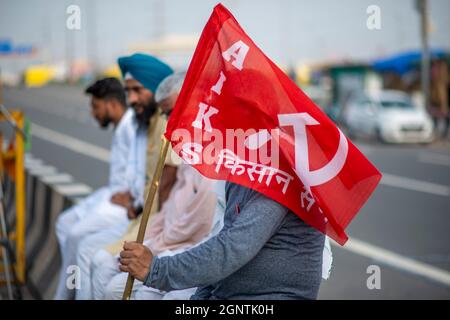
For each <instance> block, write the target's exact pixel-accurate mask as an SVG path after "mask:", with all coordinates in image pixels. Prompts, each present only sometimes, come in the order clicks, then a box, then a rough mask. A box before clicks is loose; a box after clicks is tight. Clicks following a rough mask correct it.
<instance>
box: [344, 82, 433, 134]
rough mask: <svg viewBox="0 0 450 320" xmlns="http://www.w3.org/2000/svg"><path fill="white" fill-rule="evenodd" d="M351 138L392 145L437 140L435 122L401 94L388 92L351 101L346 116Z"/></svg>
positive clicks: (367, 95)
mask: <svg viewBox="0 0 450 320" xmlns="http://www.w3.org/2000/svg"><path fill="white" fill-rule="evenodd" d="M344 121H345V124H346V126H347V128H348V132H349V135H350V136H352V135H365V136H372V137H377V138H379V139H380V140H381V141H383V142H390V143H407V142H411V143H428V142H431V141H432V140H433V121H432V120H431V118H430V116H429V115H428V114H427V112H426V111H425V110H424V109H423V108H420V107H418V106H415V105H414V103H413V102H412V100H411V98H410V97H409V96H408V95H407V94H405V93H403V92H401V91H393V90H384V91H380V92H379V93H376V94H375V93H374V94H361V95H358V96H355V98H354V99H351V100H350V102H349V104H348V105H347V108H346V110H345V112H344Z"/></svg>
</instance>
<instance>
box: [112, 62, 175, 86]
mask: <svg viewBox="0 0 450 320" xmlns="http://www.w3.org/2000/svg"><path fill="white" fill-rule="evenodd" d="M118 63H119V67H120V70H121V71H122V76H123V77H124V78H125V75H126V74H127V73H130V75H131V76H132V77H133V78H134V79H136V80H137V81H139V82H140V83H141V84H142V85H143V86H144V87H145V88H146V89H148V90H150V91H151V92H153V93H155V92H156V88H157V87H158V85H159V84H160V82H161V81H163V80H164V78H166V77H167V76H169V75H171V74H172V73H173V70H172V68H170V67H169V66H168V65H167V64H165V63H164V62H162V61H161V60H159V59H157V58H155V57H152V56H150V55H147V54H142V53H136V54H133V55H132V56H128V57H121V58H119V60H118Z"/></svg>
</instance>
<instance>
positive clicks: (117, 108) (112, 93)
mask: <svg viewBox="0 0 450 320" xmlns="http://www.w3.org/2000/svg"><path fill="white" fill-rule="evenodd" d="M86 93H87V94H89V95H91V108H92V115H93V117H94V118H95V119H96V120H97V122H98V123H99V124H100V127H101V128H103V129H106V128H108V126H109V125H110V124H111V123H112V124H113V125H114V133H113V138H112V143H111V158H110V167H109V184H108V186H105V187H103V188H100V189H99V190H97V191H95V192H94V193H93V194H92V195H90V196H89V197H87V198H86V199H84V200H83V201H81V202H80V203H79V204H77V205H75V206H73V207H71V208H69V209H68V210H66V211H64V212H62V213H61V214H60V216H59V217H58V219H57V221H56V236H57V239H58V243H59V247H60V250H61V256H62V269H61V273H60V280H59V284H58V288H57V292H56V296H55V298H56V299H65V298H69V297H70V292H69V290H67V288H66V277H67V274H66V269H67V267H68V266H69V265H71V264H74V260H73V259H74V254H73V250H72V249H73V246H72V244H76V243H77V242H78V239H80V238H81V237H83V236H84V235H86V234H89V233H91V232H94V231H98V230H99V229H102V228H104V227H107V226H109V225H111V224H115V223H118V222H120V221H121V220H124V219H126V215H125V213H124V212H123V209H121V208H120V207H118V206H115V205H112V204H111V207H112V210H109V211H107V212H104V211H103V212H101V211H100V210H99V209H100V208H101V207H102V206H103V204H104V203H110V198H111V196H112V195H113V194H114V193H116V192H122V191H125V190H127V188H128V186H127V184H126V173H125V171H126V164H127V158H128V154H129V146H130V145H132V144H133V141H134V138H135V131H136V128H135V126H134V125H133V123H132V118H133V110H131V109H128V110H127V106H126V101H125V91H124V90H123V87H122V84H121V83H120V82H119V81H118V80H117V79H115V78H106V79H102V80H99V81H97V82H95V83H94V84H92V85H91V86H89V87H88V88H87V89H86Z"/></svg>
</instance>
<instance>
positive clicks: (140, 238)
mask: <svg viewBox="0 0 450 320" xmlns="http://www.w3.org/2000/svg"><path fill="white" fill-rule="evenodd" d="M169 145H170V142H169V140H167V139H166V137H164V136H162V144H161V151H160V154H159V159H158V163H157V164H156V168H155V173H154V174H153V178H152V184H151V185H150V189H149V191H148V194H147V197H146V200H145V204H144V209H143V212H142V220H141V224H140V225H139V232H138V235H137V238H136V242H137V243H141V244H142V243H143V242H144V235H145V229H146V228H147V223H148V219H149V217H150V213H151V210H152V205H153V201H154V199H155V195H156V192H157V191H158V185H159V180H160V179H161V175H162V172H163V169H164V163H165V160H166V155H167V150H168V149H169ZM133 283H134V277H133V276H132V275H130V274H128V279H127V285H126V286H125V290H124V292H123V297H122V299H123V300H129V299H130V296H131V290H132V289H133Z"/></svg>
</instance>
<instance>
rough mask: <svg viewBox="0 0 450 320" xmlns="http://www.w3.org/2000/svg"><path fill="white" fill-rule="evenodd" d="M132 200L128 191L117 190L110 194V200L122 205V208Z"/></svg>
mask: <svg viewBox="0 0 450 320" xmlns="http://www.w3.org/2000/svg"><path fill="white" fill-rule="evenodd" d="M132 201H133V196H132V195H131V193H130V192H129V191H126V192H117V193H115V194H113V195H112V197H111V202H112V203H114V204H117V205H119V206H122V207H124V208H128V207H129V206H130V204H131V202H132Z"/></svg>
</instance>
